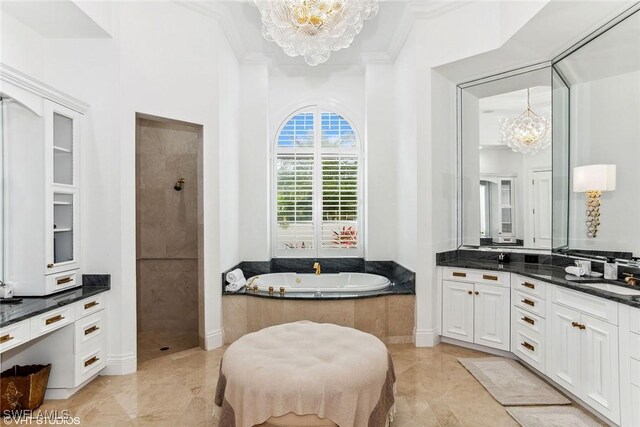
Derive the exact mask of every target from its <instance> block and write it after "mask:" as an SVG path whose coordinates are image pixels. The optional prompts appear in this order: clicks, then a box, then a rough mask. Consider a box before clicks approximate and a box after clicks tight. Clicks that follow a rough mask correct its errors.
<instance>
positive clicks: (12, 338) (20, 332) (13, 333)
mask: <svg viewBox="0 0 640 427" xmlns="http://www.w3.org/2000/svg"><path fill="white" fill-rule="evenodd" d="M30 325H31V323H30V322H29V320H28V319H27V320H23V321H22V322H18V323H14V324H13V325H9V326H5V327H4V328H2V329H0V353H2V352H3V351H5V350H9V349H10V348H13V347H17V346H19V345H20V344H23V343H25V342H27V341H29V340H30V339H31V329H30Z"/></svg>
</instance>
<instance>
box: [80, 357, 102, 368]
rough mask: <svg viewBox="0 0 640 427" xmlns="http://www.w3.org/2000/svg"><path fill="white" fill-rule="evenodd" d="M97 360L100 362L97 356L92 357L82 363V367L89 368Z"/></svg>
mask: <svg viewBox="0 0 640 427" xmlns="http://www.w3.org/2000/svg"><path fill="white" fill-rule="evenodd" d="M98 360H100V358H99V357H98V356H93V357H92V358H91V359H89V360H87V361H86V362H84V367H85V368H86V367H87V366H91V365H93V364H94V363H96V362H97V361H98Z"/></svg>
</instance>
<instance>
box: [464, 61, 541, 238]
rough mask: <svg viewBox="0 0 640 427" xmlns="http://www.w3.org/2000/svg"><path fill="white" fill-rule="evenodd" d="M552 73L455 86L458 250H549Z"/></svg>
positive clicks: (534, 71)
mask: <svg viewBox="0 0 640 427" xmlns="http://www.w3.org/2000/svg"><path fill="white" fill-rule="evenodd" d="M551 97H552V85H551V68H550V67H549V66H544V67H534V68H532V69H529V70H521V71H518V72H514V73H510V74H508V75H503V76H498V77H496V78H493V79H485V80H483V81H478V82H471V83H467V84H463V85H460V86H459V89H458V105H459V109H458V113H459V117H458V119H459V138H460V140H459V145H460V170H459V174H460V188H459V191H460V194H459V212H460V213H461V218H460V227H459V230H460V236H459V243H460V244H461V245H462V246H471V247H497V248H501V247H505V248H506V247H508V248H514V247H516V248H537V249H551V246H552V230H553V226H552V210H553V204H552V200H553V199H552V191H553V187H552V185H553V179H552V168H551V165H552V144H551V140H552V132H553V129H552V117H551Z"/></svg>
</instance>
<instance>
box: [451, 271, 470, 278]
mask: <svg viewBox="0 0 640 427" xmlns="http://www.w3.org/2000/svg"><path fill="white" fill-rule="evenodd" d="M453 276H454V277H467V273H458V272H457V271H454V272H453Z"/></svg>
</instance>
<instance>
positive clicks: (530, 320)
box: [520, 316, 536, 325]
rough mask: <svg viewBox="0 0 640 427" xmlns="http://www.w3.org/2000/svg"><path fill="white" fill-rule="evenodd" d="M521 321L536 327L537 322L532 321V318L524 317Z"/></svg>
mask: <svg viewBox="0 0 640 427" xmlns="http://www.w3.org/2000/svg"><path fill="white" fill-rule="evenodd" d="M520 320H522V321H525V322H527V323H529V324H530V325H535V324H536V321H535V320H533V319H530V318H528V317H527V316H524V317H523V318H522V319H520Z"/></svg>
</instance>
